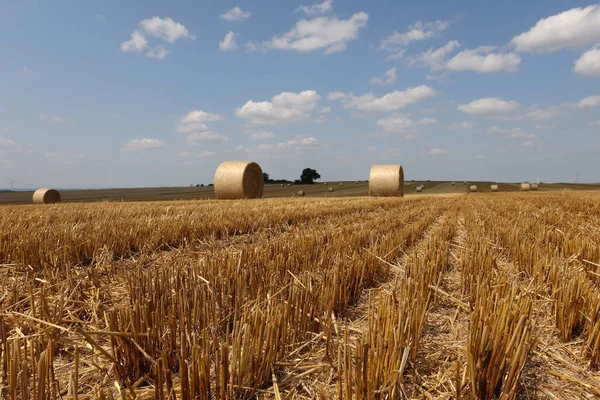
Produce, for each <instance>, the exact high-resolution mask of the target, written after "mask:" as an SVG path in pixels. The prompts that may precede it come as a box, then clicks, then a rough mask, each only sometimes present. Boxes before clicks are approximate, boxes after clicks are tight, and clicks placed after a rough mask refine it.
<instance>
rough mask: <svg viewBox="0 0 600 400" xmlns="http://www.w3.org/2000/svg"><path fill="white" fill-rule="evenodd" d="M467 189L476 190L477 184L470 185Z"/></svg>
mask: <svg viewBox="0 0 600 400" xmlns="http://www.w3.org/2000/svg"><path fill="white" fill-rule="evenodd" d="M469 191H470V192H476V191H477V185H471V186H469Z"/></svg>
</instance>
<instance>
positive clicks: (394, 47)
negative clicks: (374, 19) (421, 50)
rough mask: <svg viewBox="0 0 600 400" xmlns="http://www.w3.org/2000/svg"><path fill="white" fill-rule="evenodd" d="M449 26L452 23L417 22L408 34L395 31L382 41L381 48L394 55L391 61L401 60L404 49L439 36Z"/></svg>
mask: <svg viewBox="0 0 600 400" xmlns="http://www.w3.org/2000/svg"><path fill="white" fill-rule="evenodd" d="M449 26H450V23H449V22H448V21H433V22H421V21H419V22H415V23H414V24H412V25H410V26H409V27H408V31H407V32H404V33H399V32H398V31H394V32H393V33H392V34H391V35H390V36H388V37H387V38H385V39H383V40H382V41H381V43H380V44H379V48H380V49H381V50H385V51H387V52H390V53H392V55H391V56H390V57H389V58H390V59H397V58H401V57H402V56H403V55H404V52H405V50H406V49H405V48H404V47H406V46H408V45H409V44H410V43H412V42H417V41H421V40H425V39H429V38H432V37H436V36H439V35H440V34H441V33H442V32H443V31H445V30H446V29H448V27H449Z"/></svg>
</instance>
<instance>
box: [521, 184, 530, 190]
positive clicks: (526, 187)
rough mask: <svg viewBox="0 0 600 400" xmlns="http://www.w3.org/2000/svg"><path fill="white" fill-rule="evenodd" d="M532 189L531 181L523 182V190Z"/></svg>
mask: <svg viewBox="0 0 600 400" xmlns="http://www.w3.org/2000/svg"><path fill="white" fill-rule="evenodd" d="M530 190H531V185H530V184H529V182H523V183H521V192H529V191H530Z"/></svg>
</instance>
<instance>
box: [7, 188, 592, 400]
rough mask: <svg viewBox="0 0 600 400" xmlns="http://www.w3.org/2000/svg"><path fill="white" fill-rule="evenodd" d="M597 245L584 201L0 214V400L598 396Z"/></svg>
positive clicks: (113, 206)
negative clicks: (12, 399) (2, 399)
mask: <svg viewBox="0 0 600 400" xmlns="http://www.w3.org/2000/svg"><path fill="white" fill-rule="evenodd" d="M348 185H350V183H348V184H345V185H344V186H348ZM336 189H337V188H336ZM281 190H284V188H281ZM315 190H317V189H315ZM319 190H321V191H322V189H321V188H319ZM465 191H466V189H465ZM411 194H412V193H411ZM599 239H600V193H598V192H593V191H564V190H563V191H540V192H527V193H518V192H514V193H506V192H504V193H502V192H501V193H472V194H466V193H453V194H447V193H440V194H438V195H427V194H423V195H414V196H406V197H404V198H369V197H345V198H326V197H315V198H310V197H309V198H291V197H289V198H271V199H263V200H245V201H215V200H204V201H198V200H190V201H162V202H161V201H155V202H145V203H142V202H126V203H121V202H101V203H98V202H96V203H66V204H57V205H43V206H34V205H7V206H1V207H0V397H3V398H14V399H60V398H62V399H75V398H80V399H117V398H121V399H125V398H127V399H129V398H131V399H134V398H139V399H234V398H235V399H255V398H267V399H271V398H272V399H280V398H281V399H283V398H289V399H314V398H320V399H328V398H338V399H387V398H390V399H391V398H445V399H450V398H459V397H460V398H465V399H466V398H479V399H494V398H502V399H513V398H525V399H557V398H571V399H576V398H595V397H597V396H600V373H599V372H598V367H600V318H599V317H600V240H599Z"/></svg>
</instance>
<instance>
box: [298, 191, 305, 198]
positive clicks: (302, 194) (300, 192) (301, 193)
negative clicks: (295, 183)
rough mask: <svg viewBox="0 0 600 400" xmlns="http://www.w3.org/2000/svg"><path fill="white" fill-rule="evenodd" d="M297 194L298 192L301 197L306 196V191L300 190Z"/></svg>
mask: <svg viewBox="0 0 600 400" xmlns="http://www.w3.org/2000/svg"><path fill="white" fill-rule="evenodd" d="M297 194H298V196H300V197H304V194H305V193H304V190H298V193H297Z"/></svg>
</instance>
